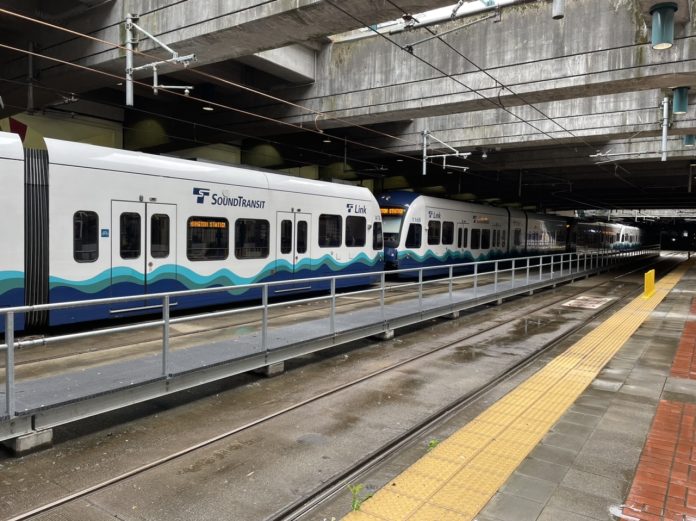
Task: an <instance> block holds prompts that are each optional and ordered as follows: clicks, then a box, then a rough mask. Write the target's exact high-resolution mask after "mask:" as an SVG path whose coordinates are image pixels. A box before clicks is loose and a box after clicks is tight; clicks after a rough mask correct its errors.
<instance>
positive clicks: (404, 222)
mask: <svg viewBox="0 0 696 521" xmlns="http://www.w3.org/2000/svg"><path fill="white" fill-rule="evenodd" d="M378 201H379V204H380V207H381V211H382V218H383V227H384V241H385V249H384V252H385V263H386V267H387V268H388V269H409V268H421V267H434V266H439V265H447V264H458V263H466V262H473V261H486V260H495V259H501V258H507V257H515V256H521V255H538V254H545V253H559V252H565V251H567V249H568V248H569V244H568V238H569V224H568V223H567V221H566V219H565V218H563V217H554V216H546V215H536V214H528V213H526V212H522V211H519V210H509V209H506V208H495V207H491V206H484V205H478V204H472V203H466V202H459V201H451V200H447V199H439V198H435V197H429V196H425V195H419V194H416V193H413V192H400V191H398V192H389V193H385V194H382V195H380V197H379V198H378Z"/></svg>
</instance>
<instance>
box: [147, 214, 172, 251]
mask: <svg viewBox="0 0 696 521" xmlns="http://www.w3.org/2000/svg"><path fill="white" fill-rule="evenodd" d="M150 236H151V237H150V252H151V253H152V256H153V257H154V258H155V259H164V258H166V257H169V216H168V215H165V214H163V213H156V214H154V215H153V216H152V217H151V218H150Z"/></svg>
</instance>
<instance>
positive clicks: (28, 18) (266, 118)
mask: <svg viewBox="0 0 696 521" xmlns="http://www.w3.org/2000/svg"><path fill="white" fill-rule="evenodd" d="M265 3H270V2H265ZM329 3H331V2H329ZM390 3H391V4H392V5H393V6H394V7H395V8H397V9H400V8H399V6H397V5H396V4H395V3H393V2H390ZM332 5H333V4H332ZM251 7H253V6H251ZM334 7H335V5H334ZM400 10H401V9H400ZM402 11H403V10H402ZM0 12H6V13H7V14H11V13H10V12H7V10H2V9H0ZM19 16H21V17H24V16H23V15H19ZM24 18H25V19H27V20H30V21H36V22H38V23H42V24H44V25H48V26H51V27H55V28H56V29H60V30H65V31H67V32H70V33H71V34H75V35H77V36H79V37H86V38H90V39H93V40H95V41H101V42H102V43H104V44H106V45H111V46H114V47H121V46H119V45H118V44H114V43H113V42H107V41H105V40H100V39H98V38H95V37H92V36H90V35H84V34H82V33H78V32H76V31H72V30H70V29H66V28H61V27H59V26H55V25H53V24H49V23H47V22H43V21H40V20H33V19H31V17H24ZM360 23H363V22H360ZM428 30H429V31H430V32H431V33H432V34H435V33H433V31H431V30H430V29H429V28H428ZM437 37H438V39H440V40H441V41H443V40H442V39H441V37H440V36H437ZM387 39H388V40H389V38H387ZM390 41H391V40H390ZM443 42H444V41H443ZM444 43H445V44H446V45H448V46H449V47H450V48H452V49H453V50H455V52H458V51H457V50H456V49H454V48H453V47H452V46H450V45H449V44H447V43H446V42H444ZM121 48H122V47H121ZM20 52H24V51H23V50H20ZM139 54H142V55H143V56H149V55H147V54H146V53H139ZM459 54H460V55H462V54H461V53H459ZM462 56H463V57H464V58H465V59H466V57H465V56H464V55H462ZM153 58H155V57H154V56H153ZM468 61H470V60H468ZM470 62H471V61H470ZM471 63H472V64H473V65H474V66H476V67H477V68H478V69H479V70H481V71H482V72H484V73H485V74H487V75H488V76H489V77H491V78H492V79H494V78H493V77H492V76H490V74H488V73H487V71H485V70H484V69H481V68H480V67H478V66H477V65H476V64H474V63H473V62H471ZM94 71H95V72H102V71H98V70H97V69H94ZM191 72H194V73H196V74H201V75H203V76H206V77H208V78H210V79H213V80H216V81H220V82H223V83H226V84H228V85H230V86H234V87H237V88H240V89H245V90H248V91H249V92H252V93H255V94H258V95H261V96H264V97H267V98H269V99H271V100H273V101H277V102H280V103H285V104H288V105H291V106H294V107H296V108H299V109H301V110H306V111H308V112H310V113H313V114H316V115H320V116H321V117H325V118H326V119H327V120H334V121H339V122H343V123H346V124H348V125H350V126H353V127H356V128H361V129H364V130H368V131H370V132H375V133H377V134H379V135H381V136H384V137H388V138H391V139H397V140H401V141H404V142H409V141H407V140H404V139H403V138H400V137H397V136H392V135H390V134H387V133H383V132H379V131H375V130H374V129H370V128H367V127H363V126H361V125H354V124H351V123H350V122H346V121H344V120H341V119H339V118H331V117H328V116H327V115H326V114H324V113H323V112H320V111H315V110H313V109H311V108H307V107H304V106H302V105H299V104H296V103H293V102H289V101H287V100H283V99H282V98H278V97H275V96H272V95H269V94H266V93H263V92H261V91H257V90H255V89H251V88H250V87H247V86H244V85H240V84H238V83H235V82H231V81H229V80H225V79H224V78H220V77H217V76H215V75H211V74H208V73H205V72H203V71H196V70H194V71H191ZM440 72H441V73H442V74H444V75H445V76H447V77H449V78H451V79H454V78H452V76H451V75H449V74H446V73H444V72H443V71H440ZM119 79H122V78H119ZM494 80H495V79H494ZM455 81H457V80H455ZM495 81H496V82H497V84H499V85H501V86H502V87H504V88H506V89H507V90H508V91H509V92H511V93H512V94H513V95H516V96H517V97H518V98H519V99H520V100H522V101H523V102H524V103H525V104H527V105H529V106H530V107H532V108H533V109H534V110H537V111H538V112H539V113H540V114H542V115H543V116H544V117H546V118H547V119H549V120H550V121H552V122H554V123H555V124H557V125H558V126H559V127H560V128H561V129H563V130H564V131H565V132H567V133H568V134H570V135H571V136H573V137H576V138H577V136H575V135H574V134H573V133H572V132H571V131H569V130H567V129H565V127H563V126H562V125H561V124H560V123H558V122H556V121H555V120H553V118H551V117H549V116H548V115H546V114H545V113H544V112H543V111H541V110H539V109H537V108H536V107H534V106H533V105H531V104H530V103H528V102H526V100H524V98H522V97H521V96H519V95H517V94H516V93H514V91H512V90H511V89H510V88H508V87H507V86H505V85H504V84H502V83H500V82H498V81H497V80H495ZM461 84H462V85H463V86H464V87H465V88H467V89H468V90H469V91H471V92H474V93H476V94H478V95H479V96H481V97H482V98H484V99H486V100H488V101H490V102H492V103H493V104H494V105H496V108H502V109H503V110H506V109H505V107H502V106H501V104H496V103H495V102H494V101H492V100H490V99H489V98H486V97H485V96H484V95H483V94H481V93H479V92H478V91H475V90H473V89H471V88H469V87H468V86H466V85H464V84H463V83H461ZM145 86H146V87H150V86H149V85H145ZM172 94H176V93H172ZM194 99H197V98H195V97H194ZM199 101H200V100H199ZM204 102H206V103H207V101H204ZM217 105H218V106H220V107H222V108H228V109H230V110H237V111H239V109H235V108H233V107H227V106H225V105H222V104H217ZM507 112H509V113H510V114H511V115H512V116H513V117H515V118H517V119H519V120H520V121H523V122H524V123H526V124H529V125H530V126H532V127H533V128H535V129H536V130H537V131H539V132H540V133H542V134H544V135H545V136H547V137H549V138H550V139H552V140H554V141H557V140H556V139H555V138H554V137H553V136H551V135H550V134H548V133H547V132H544V131H543V130H541V129H539V128H537V127H535V126H534V125H532V124H531V123H530V122H529V121H527V120H525V119H524V118H521V117H519V116H517V115H516V114H514V113H512V112H511V111H509V110H507ZM242 113H244V114H246V115H249V116H250V117H259V118H261V119H265V120H267V121H272V122H274V123H278V124H285V125H289V126H294V127H295V128H298V129H299V130H303V131H310V132H312V129H311V128H307V127H303V126H301V125H300V126H299V127H298V126H297V125H293V124H292V123H288V122H285V121H281V120H276V119H274V118H269V117H265V116H261V115H258V114H254V113H252V112H248V111H242ZM317 130H318V129H317ZM322 133H323V132H322ZM579 139H582V138H579ZM583 142H584V143H585V144H587V145H588V146H590V145H589V144H588V143H587V142H586V141H584V140H583ZM350 143H351V144H357V145H358V146H365V147H367V148H371V149H373V150H377V151H380V152H383V153H387V154H394V155H400V156H401V157H408V158H409V159H415V160H418V161H419V159H416V158H413V157H412V156H408V155H403V154H398V153H396V152H393V151H391V150H387V149H383V148H379V147H372V146H369V145H364V144H362V143H356V142H354V141H350ZM409 143H410V142H409ZM474 163H476V162H475V161H474ZM478 164H479V165H480V163H478ZM621 168H622V169H623V170H625V168H623V167H621ZM625 171H626V172H628V171H627V170H625ZM628 173H629V174H630V172H628ZM538 175H542V174H538ZM629 183H630V182H629ZM632 186H634V187H635V188H639V187H636V186H635V185H632Z"/></svg>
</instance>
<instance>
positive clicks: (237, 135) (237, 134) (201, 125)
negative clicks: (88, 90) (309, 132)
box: [0, 78, 377, 167]
mask: <svg viewBox="0 0 696 521" xmlns="http://www.w3.org/2000/svg"><path fill="white" fill-rule="evenodd" d="M0 82H3V83H12V84H15V85H22V86H26V85H28V83H27V82H25V81H17V80H10V79H6V78H0ZM34 86H35V88H37V89H41V90H45V91H50V92H53V93H55V94H59V95H61V96H66V95H71V94H72V92H70V91H65V90H61V89H56V88H53V87H47V86H45V85H41V84H40V83H35V84H34ZM80 99H81V100H83V101H87V102H90V103H97V104H100V105H105V106H109V107H114V108H119V109H125V108H128V110H131V111H134V112H139V113H142V114H147V115H148V116H155V117H159V118H162V119H166V120H170V121H174V122H177V123H182V124H188V125H192V126H194V127H198V128H201V129H206V130H212V131H216V132H221V133H224V134H229V135H230V136H234V137H235V138H246V139H255V140H257V141H259V142H261V143H267V144H271V145H274V146H278V147H284V148H295V149H297V150H299V151H302V152H309V153H312V154H316V155H318V156H325V157H328V158H331V159H340V160H343V159H344V158H345V156H344V155H339V154H334V153H330V152H326V151H324V150H317V149H313V148H308V147H303V146H298V145H292V144H288V143H282V142H280V141H275V140H272V139H269V138H259V137H258V136H254V135H251V134H245V133H242V132H238V131H235V130H229V129H225V128H221V127H216V126H213V125H209V124H205V123H192V122H191V121H189V120H186V119H183V118H178V117H175V116H170V115H168V114H162V113H159V112H154V111H151V110H146V109H142V108H138V107H126V106H125V105H124V104H116V103H107V102H104V101H101V100H92V99H90V98H89V97H84V96H82V97H81V98H80ZM12 107H13V108H18V109H24V107H20V106H14V105H13V106H12ZM46 109H52V110H55V111H59V112H67V111H66V110H64V109H59V108H58V107H57V106H50V107H47V108H46ZM70 112H72V111H70ZM83 115H84V116H85V117H90V118H94V116H93V115H90V114H83ZM100 119H104V118H100ZM107 121H109V120H107ZM115 122H118V123H120V124H121V125H122V123H121V122H120V121H115ZM123 128H124V129H126V130H134V128H133V127H128V126H123ZM165 135H166V136H167V137H171V138H174V139H177V140H179V141H185V142H191V143H192V144H198V145H213V144H215V143H210V142H205V141H201V140H200V139H193V138H188V137H184V136H177V135H172V134H165ZM347 158H348V159H349V160H350V162H351V163H352V164H353V163H361V164H365V165H369V166H372V167H374V166H377V164H376V163H374V162H371V161H367V160H364V159H359V158H355V157H350V156H347ZM287 160H288V161H290V162H292V163H297V164H300V165H304V166H310V165H314V164H315V163H312V162H309V161H301V160H299V159H294V158H290V159H287Z"/></svg>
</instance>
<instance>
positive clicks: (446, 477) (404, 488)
mask: <svg viewBox="0 0 696 521" xmlns="http://www.w3.org/2000/svg"><path fill="white" fill-rule="evenodd" d="M692 265H693V261H689V262H686V263H684V264H682V266H680V267H679V268H678V269H677V270H675V271H673V272H672V273H671V274H669V275H667V276H666V277H664V278H663V279H662V280H661V281H660V282H659V283H658V284H657V285H656V288H655V293H654V294H653V295H652V296H651V297H649V298H647V299H646V298H645V297H643V296H641V297H638V298H636V299H635V300H633V301H632V302H631V303H630V304H628V305H627V306H626V307H624V308H623V309H621V310H620V311H619V312H617V313H616V314H614V315H613V316H612V317H611V318H609V319H608V320H607V321H605V322H604V323H602V324H601V325H600V326H599V327H597V328H596V329H595V330H594V331H592V332H591V333H590V334H588V335H587V336H585V337H584V338H583V339H581V340H580V341H578V342H577V343H575V344H574V345H573V346H571V347H570V348H569V349H568V350H567V351H566V352H565V353H563V354H562V355H560V356H558V357H557V358H555V359H554V360H552V361H551V362H550V363H549V364H548V365H547V366H546V367H544V368H543V369H542V370H540V371H539V372H538V373H536V374H535V375H534V376H532V377H531V378H529V379H528V380H527V381H526V382H524V383H523V384H521V385H520V386H519V387H517V388H516V389H515V390H514V391H511V392H510V393H508V394H507V395H506V396H505V397H503V398H502V399H500V400H499V401H498V402H497V403H495V404H494V405H493V406H491V407H490V408H489V409H488V410H486V411H484V412H483V413H481V414H480V415H479V416H478V417H477V418H475V419H474V420H473V421H471V422H470V423H469V424H468V425H466V426H465V427H463V428H462V429H461V430H459V431H458V432H456V433H455V434H453V435H452V436H450V437H449V438H448V439H447V440H445V441H444V442H442V443H440V444H439V445H438V446H437V447H435V448H434V449H433V450H432V451H431V452H429V453H428V454H427V455H426V456H425V457H423V458H421V459H420V460H419V461H417V462H416V463H415V464H413V465H412V466H411V467H410V468H408V469H406V470H405V471H404V472H402V473H401V474H400V475H399V476H397V477H396V478H395V479H394V480H393V481H391V482H389V483H387V485H386V486H385V487H384V488H382V489H381V490H379V491H378V492H377V493H376V494H375V495H374V497H372V498H371V499H369V500H368V501H365V502H364V503H363V504H362V505H361V507H360V510H358V511H356V512H351V513H350V514H349V515H347V516H346V517H344V518H343V519H344V520H346V521H376V520H378V521H467V520H473V519H474V517H475V516H476V514H478V513H479V512H480V511H481V509H482V508H483V507H484V506H485V505H486V503H488V501H489V500H490V498H491V497H493V495H494V494H495V493H496V492H497V491H498V489H499V488H500V487H501V486H502V485H503V484H504V483H505V482H506V481H507V479H508V478H509V477H510V475H511V474H512V473H513V472H514V471H515V469H516V468H517V467H518V466H519V465H520V463H522V461H523V460H524V458H526V457H527V455H528V454H529V453H530V452H531V451H532V449H534V447H535V446H536V445H537V443H539V441H541V439H542V438H543V437H544V435H546V433H547V432H548V431H549V429H550V428H551V427H552V426H553V425H554V423H556V421H558V419H559V418H560V417H561V415H563V413H564V412H565V411H566V410H567V409H568V407H570V406H571V405H572V404H573V403H574V402H575V400H576V399H577V397H578V396H579V395H580V393H582V392H583V391H584V390H585V388H586V387H587V386H588V385H589V384H590V383H592V381H593V380H594V378H595V377H596V376H597V374H598V373H599V371H600V370H601V369H602V367H604V365H605V364H606V363H607V362H609V360H611V358H612V357H613V356H614V355H615V354H616V352H617V351H618V350H619V349H620V348H621V346H623V344H624V343H625V342H626V341H627V340H628V339H629V338H630V337H631V335H633V333H634V332H635V331H636V330H637V329H638V327H640V325H641V324H642V323H643V322H644V321H645V319H646V318H648V316H649V315H650V313H651V312H652V311H653V310H654V309H655V308H656V307H657V306H658V304H660V302H662V300H663V299H664V298H665V296H667V294H668V293H669V292H670V291H671V290H672V288H673V287H674V286H675V285H676V284H677V283H678V282H679V280H680V279H681V277H682V276H683V275H684V273H685V272H686V271H687V270H688V269H689V268H690V267H691V266H692Z"/></svg>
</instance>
